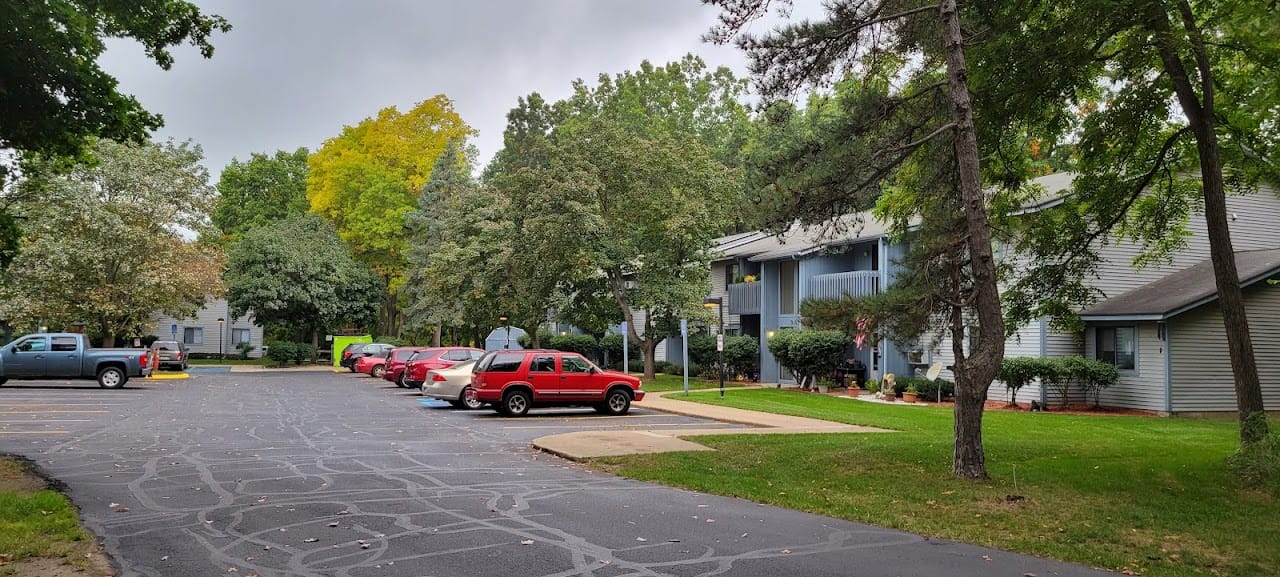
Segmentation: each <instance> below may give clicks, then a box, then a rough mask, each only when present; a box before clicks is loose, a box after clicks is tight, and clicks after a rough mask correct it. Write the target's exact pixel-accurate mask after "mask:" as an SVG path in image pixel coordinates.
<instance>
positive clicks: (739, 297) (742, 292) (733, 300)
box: [725, 282, 764, 315]
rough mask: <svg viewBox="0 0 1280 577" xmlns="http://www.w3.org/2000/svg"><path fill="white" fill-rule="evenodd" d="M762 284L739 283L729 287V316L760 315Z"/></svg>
mask: <svg viewBox="0 0 1280 577" xmlns="http://www.w3.org/2000/svg"><path fill="white" fill-rule="evenodd" d="M763 284H764V283H762V282H740V283H733V284H731V285H729V308H728V310H727V311H725V312H727V313H729V314H731V315H758V314H760V286H761V285H763Z"/></svg>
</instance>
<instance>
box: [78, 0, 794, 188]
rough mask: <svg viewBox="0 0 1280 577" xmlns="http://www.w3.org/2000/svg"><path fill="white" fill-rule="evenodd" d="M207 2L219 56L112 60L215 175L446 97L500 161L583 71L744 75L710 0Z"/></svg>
mask: <svg viewBox="0 0 1280 577" xmlns="http://www.w3.org/2000/svg"><path fill="white" fill-rule="evenodd" d="M196 3H197V4H198V5H200V6H201V8H202V10H203V11H204V12H206V13H215V14H219V15H221V16H223V17H225V18H226V19H227V20H229V21H230V22H231V24H232V26H234V29H233V30H232V31H231V32H230V33H228V34H220V35H218V36H216V37H215V38H213V43H214V45H215V53H214V55H213V58H212V59H210V60H205V59H203V58H201V57H200V56H199V54H198V53H197V52H195V51H194V50H192V49H189V48H183V49H179V50H177V51H176V52H175V56H176V58H177V61H176V62H175V64H174V66H173V68H172V69H171V70H169V71H164V70H161V69H160V68H159V67H157V66H155V65H154V64H153V63H152V62H150V61H148V60H147V59H146V58H145V56H144V55H143V54H142V51H141V49H140V48H139V47H138V46H137V44H136V43H132V42H123V41H118V42H112V43H110V44H109V48H108V51H107V53H106V54H105V55H104V56H103V59H102V65H103V67H104V68H105V69H106V70H107V71H108V72H109V73H111V74H113V75H114V76H115V77H116V78H118V79H119V80H120V87H121V90H122V91H123V92H125V93H129V94H133V95H135V96H136V97H137V98H138V99H139V100H140V101H141V102H142V104H143V106H145V107H146V108H147V109H148V110H150V111H152V112H155V113H159V114H161V115H163V116H164V120H165V126H164V128H162V129H161V130H160V131H159V133H158V135H157V136H159V137H160V138H169V137H172V138H174V139H177V140H186V139H191V140H194V141H195V142H197V143H199V144H200V145H202V146H203V147H204V152H205V157H206V161H205V164H206V166H207V167H208V168H209V170H210V173H211V174H212V175H213V176H214V178H215V179H216V177H217V175H218V174H219V173H220V171H221V170H222V167H224V166H226V164H227V163H228V162H230V161H231V159H232V158H233V157H237V158H240V159H242V160H243V159H245V158H247V157H248V156H249V154H250V153H252V152H268V153H270V152H273V151H275V150H281V149H283V150H293V149H295V148H297V147H299V146H306V147H308V148H310V149H311V150H315V149H317V148H318V147H319V146H320V145H321V143H323V142H324V140H325V139H326V138H329V137H332V136H335V135H337V134H338V132H339V131H340V130H341V129H342V126H343V125H352V124H355V123H357V122H359V121H360V120H362V119H364V118H367V117H370V116H373V115H374V114H375V113H376V112H377V111H378V110H379V109H381V108H384V107H387V106H391V105H395V106H396V107H398V108H399V109H400V110H401V111H406V110H408V109H409V108H411V107H412V106H413V105H414V104H415V103H417V102H419V101H422V100H425V99H427V98H430V97H431V96H434V95H436V94H440V93H444V94H446V95H448V96H449V98H451V99H452V100H453V101H454V105H455V107H456V109H457V110H458V112H459V113H460V114H461V115H462V118H463V120H464V121H466V122H467V123H468V124H470V125H471V126H472V127H473V128H475V129H476V130H478V131H479V136H478V138H477V139H476V140H475V141H474V143H475V144H476V145H477V146H478V147H479V149H480V154H481V161H482V162H488V160H489V159H490V158H491V157H492V156H493V154H494V153H495V152H497V150H498V149H499V148H500V147H501V145H502V130H503V128H504V127H505V124H506V113H507V111H508V110H510V109H511V108H512V107H513V106H514V105H515V103H516V98H517V97H519V96H522V95H525V94H528V93H530V92H534V91H537V92H539V93H541V94H542V95H543V96H544V97H547V98H548V99H550V100H557V99H560V98H563V97H566V96H567V95H568V94H569V90H570V83H571V82H572V81H573V80H574V79H576V78H584V79H588V80H594V79H595V77H596V76H597V75H598V74H600V73H602V72H605V73H610V74H613V73H617V72H621V71H623V70H634V69H636V68H637V67H638V66H639V64H640V62H641V61H643V60H646V59H647V60H650V61H651V62H654V63H665V62H669V61H672V60H677V59H679V58H680V57H681V56H683V55H684V54H686V53H690V52H692V53H694V54H698V55H700V56H702V58H703V59H704V60H706V61H707V63H708V64H709V65H711V66H718V65H725V66H729V67H730V68H732V69H734V71H735V72H737V73H739V74H745V59H744V58H743V56H742V55H741V53H740V52H739V51H738V50H737V49H736V48H734V47H732V46H716V45H712V44H707V43H704V42H702V40H701V36H702V34H703V33H704V32H705V31H706V30H707V29H708V28H709V27H710V26H711V25H712V24H713V23H714V22H715V18H716V15H717V12H716V9H715V8H712V7H708V6H704V5H702V4H701V3H700V2H699V1H698V0H487V1H486V0H474V1H469V2H468V1H452V2H451V1H443V0H439V1H438V0H421V1H414V0H363V1H355V0H352V1H341V0H270V1H264V0H217V1H212V0H197V1H196ZM798 3H804V2H803V1H802V2H798ZM756 26H757V29H756V30H757V31H761V32H763V31H764V30H765V29H764V28H760V27H761V26H763V25H762V24H759V23H757V24H756ZM215 183H216V180H215Z"/></svg>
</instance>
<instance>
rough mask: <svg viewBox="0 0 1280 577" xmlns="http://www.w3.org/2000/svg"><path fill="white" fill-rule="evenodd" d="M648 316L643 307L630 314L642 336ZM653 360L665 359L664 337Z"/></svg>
mask: <svg viewBox="0 0 1280 577" xmlns="http://www.w3.org/2000/svg"><path fill="white" fill-rule="evenodd" d="M648 318H649V311H647V310H643V309H641V310H637V311H635V312H633V313H632V314H631V322H633V323H635V328H636V333H637V334H639V335H640V336H641V337H643V336H644V323H645V321H646V320H648ZM726 322H727V321H726ZM627 338H628V339H630V338H631V336H630V335H627ZM653 360H655V361H665V360H667V340H666V339H663V340H661V341H658V348H657V349H655V350H654V351H653ZM627 361H628V362H630V361H631V359H630V358H628V359H627Z"/></svg>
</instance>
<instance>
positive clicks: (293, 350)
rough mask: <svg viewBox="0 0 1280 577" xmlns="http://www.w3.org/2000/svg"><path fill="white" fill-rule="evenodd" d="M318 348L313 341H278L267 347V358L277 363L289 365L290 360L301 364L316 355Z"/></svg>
mask: <svg viewBox="0 0 1280 577" xmlns="http://www.w3.org/2000/svg"><path fill="white" fill-rule="evenodd" d="M315 354H316V348H315V347H313V346H311V343H290V342H283V341H282V342H278V343H275V344H273V345H271V346H269V347H267V358H268V359H271V362H273V363H275V364H276V365H287V364H289V362H290V361H292V362H293V363H294V364H298V365H301V364H302V363H304V362H310V361H311V359H312V358H314V357H315Z"/></svg>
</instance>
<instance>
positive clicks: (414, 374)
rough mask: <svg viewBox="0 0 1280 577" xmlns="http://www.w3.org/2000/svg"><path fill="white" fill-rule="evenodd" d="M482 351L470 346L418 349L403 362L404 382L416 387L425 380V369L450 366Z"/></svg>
mask: <svg viewBox="0 0 1280 577" xmlns="http://www.w3.org/2000/svg"><path fill="white" fill-rule="evenodd" d="M482 356H484V351H483V350H480V349H474V348H471V347H432V348H429V349H425V350H421V351H418V352H417V353H416V354H414V355H413V357H411V358H410V359H409V360H408V361H407V362H406V363H405V369H404V372H405V377H404V384H403V385H401V386H404V387H409V388H411V389H417V388H420V387H422V382H423V381H425V380H427V371H430V370H434V369H444V368H448V367H452V366H453V365H456V364H458V363H461V362H462V361H469V360H472V359H478V358H480V357H482Z"/></svg>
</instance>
